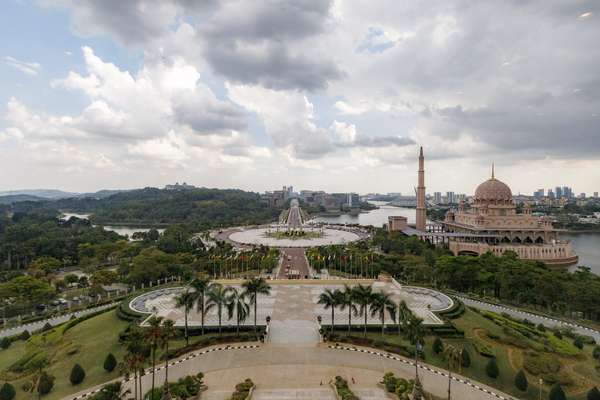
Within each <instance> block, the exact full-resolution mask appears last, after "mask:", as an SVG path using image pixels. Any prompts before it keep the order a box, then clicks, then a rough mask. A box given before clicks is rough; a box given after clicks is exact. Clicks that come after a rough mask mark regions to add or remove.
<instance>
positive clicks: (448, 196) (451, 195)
mask: <svg viewBox="0 0 600 400" xmlns="http://www.w3.org/2000/svg"><path fill="white" fill-rule="evenodd" d="M446 202H447V203H448V204H455V203H456V198H455V196H454V192H446Z"/></svg>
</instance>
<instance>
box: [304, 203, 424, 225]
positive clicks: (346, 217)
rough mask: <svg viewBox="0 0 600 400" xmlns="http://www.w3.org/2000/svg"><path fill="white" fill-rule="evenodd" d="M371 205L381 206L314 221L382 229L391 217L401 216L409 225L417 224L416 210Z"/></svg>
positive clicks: (379, 204) (378, 204)
mask: <svg viewBox="0 0 600 400" xmlns="http://www.w3.org/2000/svg"><path fill="white" fill-rule="evenodd" d="M370 203H371V204H373V205H376V206H379V208H378V209H376V210H371V211H369V212H367V213H360V214H358V215H350V214H342V215H340V216H336V217H316V218H314V219H313V220H312V221H315V222H326V223H329V224H359V225H373V226H376V227H382V226H383V224H387V223H388V217H389V216H392V215H400V216H403V217H406V218H407V219H408V223H409V224H414V223H415V214H416V210H415V209H414V208H404V207H393V206H388V205H386V203H385V202H383V201H371V202H370Z"/></svg>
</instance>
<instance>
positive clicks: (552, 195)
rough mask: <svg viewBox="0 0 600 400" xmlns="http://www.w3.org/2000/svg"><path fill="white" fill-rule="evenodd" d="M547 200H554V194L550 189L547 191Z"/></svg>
mask: <svg viewBox="0 0 600 400" xmlns="http://www.w3.org/2000/svg"><path fill="white" fill-rule="evenodd" d="M548 198H550V199H553V198H554V192H553V191H552V189H548Z"/></svg>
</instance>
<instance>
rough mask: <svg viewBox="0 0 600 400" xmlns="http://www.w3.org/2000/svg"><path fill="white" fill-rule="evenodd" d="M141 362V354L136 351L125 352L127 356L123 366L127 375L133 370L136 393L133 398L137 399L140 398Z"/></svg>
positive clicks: (124, 358)
mask: <svg viewBox="0 0 600 400" xmlns="http://www.w3.org/2000/svg"><path fill="white" fill-rule="evenodd" d="M139 363H140V355H139V354H136V353H127V354H125V357H123V364H121V365H122V368H123V372H125V373H126V374H127V375H128V374H129V373H131V372H133V387H134V395H133V398H134V399H135V400H137V398H138V379H137V376H138V370H139Z"/></svg>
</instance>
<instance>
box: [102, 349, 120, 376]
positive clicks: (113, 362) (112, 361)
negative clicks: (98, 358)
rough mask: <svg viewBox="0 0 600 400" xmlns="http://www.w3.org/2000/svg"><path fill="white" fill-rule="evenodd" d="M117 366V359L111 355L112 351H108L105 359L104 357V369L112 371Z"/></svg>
mask: <svg viewBox="0 0 600 400" xmlns="http://www.w3.org/2000/svg"><path fill="white" fill-rule="evenodd" d="M116 366H117V359H116V358H115V356H114V355H113V353H108V355H107V356H106V359H104V370H106V372H112V371H113V370H114V369H115V367H116Z"/></svg>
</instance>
